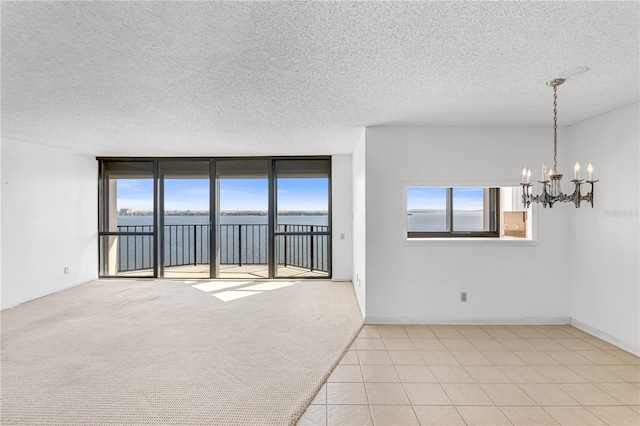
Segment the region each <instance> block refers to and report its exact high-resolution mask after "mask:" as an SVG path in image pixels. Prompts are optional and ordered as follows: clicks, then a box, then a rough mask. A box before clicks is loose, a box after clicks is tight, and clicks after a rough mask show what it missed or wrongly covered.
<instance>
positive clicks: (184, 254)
mask: <svg viewBox="0 0 640 426" xmlns="http://www.w3.org/2000/svg"><path fill="white" fill-rule="evenodd" d="M207 167H208V163H207ZM210 231H211V230H210V223H209V174H208V171H207V173H206V174H205V175H200V174H195V173H191V174H187V173H185V174H170V175H165V176H164V245H163V248H164V250H163V251H164V256H163V262H164V263H163V265H164V271H163V276H164V277H165V278H209V235H210Z"/></svg>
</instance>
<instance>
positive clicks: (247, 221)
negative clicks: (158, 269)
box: [118, 216, 329, 226]
mask: <svg viewBox="0 0 640 426" xmlns="http://www.w3.org/2000/svg"><path fill="white" fill-rule="evenodd" d="M164 223H165V225H208V224H209V216H165V218H164ZM220 223H221V224H223V225H231V224H233V225H236V224H242V225H261V224H264V225H266V224H267V223H268V218H267V216H220ZM278 224H281V225H285V224H286V225H324V226H327V225H328V224H329V219H328V216H278ZM126 225H129V226H131V225H145V226H150V225H153V216H118V226H126Z"/></svg>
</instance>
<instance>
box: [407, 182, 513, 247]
mask: <svg viewBox="0 0 640 426" xmlns="http://www.w3.org/2000/svg"><path fill="white" fill-rule="evenodd" d="M415 187H428V188H445V189H446V195H447V199H446V210H445V214H446V221H447V228H448V229H449V230H448V231H409V229H408V220H407V216H408V214H409V208H408V202H409V199H408V191H409V188H415ZM455 188H483V189H485V188H486V189H489V212H490V214H491V213H492V217H493V219H491V218H490V219H489V220H493V222H494V225H495V226H494V229H495V230H494V231H454V230H453V223H454V222H453V190H454V189H455ZM500 190H501V188H500V187H499V186H494V185H491V186H481V185H478V186H475V185H474V186H470V185H469V186H460V185H426V184H406V185H405V186H404V209H403V210H404V223H405V226H404V231H405V239H406V240H415V239H420V238H447V239H448V238H496V239H500V237H501V228H500V226H501V223H500V215H501V211H502V210H501V204H500Z"/></svg>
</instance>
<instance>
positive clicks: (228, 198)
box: [216, 159, 271, 279]
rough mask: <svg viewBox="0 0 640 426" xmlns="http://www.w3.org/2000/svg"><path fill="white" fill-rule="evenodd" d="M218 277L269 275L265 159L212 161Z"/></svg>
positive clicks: (267, 176)
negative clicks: (216, 212)
mask: <svg viewBox="0 0 640 426" xmlns="http://www.w3.org/2000/svg"><path fill="white" fill-rule="evenodd" d="M216 182H217V188H218V221H217V223H218V226H217V228H216V229H217V235H218V239H217V243H218V250H217V253H216V254H217V255H216V264H217V271H218V273H217V277H218V278H243V279H247V278H249V279H252V278H271V277H270V275H269V230H268V228H269V161H268V160H262V159H260V160H253V159H247V160H227V161H218V162H217V163H216Z"/></svg>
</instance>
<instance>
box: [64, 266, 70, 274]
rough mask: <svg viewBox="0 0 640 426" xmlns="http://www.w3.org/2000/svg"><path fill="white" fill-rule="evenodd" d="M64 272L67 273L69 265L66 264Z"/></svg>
mask: <svg viewBox="0 0 640 426" xmlns="http://www.w3.org/2000/svg"><path fill="white" fill-rule="evenodd" d="M64 273H65V275H66V274H68V273H69V267H68V266H65V267H64Z"/></svg>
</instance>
